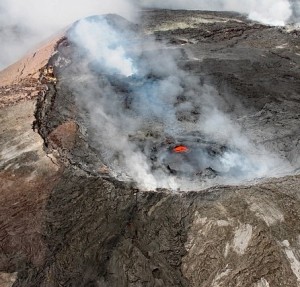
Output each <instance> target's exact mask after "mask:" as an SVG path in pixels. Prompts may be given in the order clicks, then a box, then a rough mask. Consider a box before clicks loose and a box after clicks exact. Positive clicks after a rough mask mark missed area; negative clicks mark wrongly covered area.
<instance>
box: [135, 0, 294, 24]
mask: <svg viewBox="0 0 300 287" xmlns="http://www.w3.org/2000/svg"><path fill="white" fill-rule="evenodd" d="M137 1H138V2H139V3H140V4H141V5H142V6H143V7H149V8H150V7H155V8H165V9H189V10H209V11H234V12H239V13H244V14H247V15H248V16H249V18H250V19H252V20H255V21H259V22H262V23H264V24H270V25H275V26H277V25H278V26H282V25H284V24H285V23H286V22H287V21H288V20H289V19H290V17H291V16H292V7H291V3H290V1H289V0H245V1H241V0H210V1H207V0H186V1H182V0H165V1H158V0H137ZM296 1H298V0H296ZM296 1H295V2H296Z"/></svg>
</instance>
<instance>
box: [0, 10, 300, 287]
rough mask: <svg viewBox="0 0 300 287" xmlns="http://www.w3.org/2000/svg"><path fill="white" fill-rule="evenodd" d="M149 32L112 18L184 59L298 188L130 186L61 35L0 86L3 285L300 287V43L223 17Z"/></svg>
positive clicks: (155, 21) (151, 23)
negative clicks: (104, 154)
mask: <svg viewBox="0 0 300 287" xmlns="http://www.w3.org/2000/svg"><path fill="white" fill-rule="evenodd" d="M143 19H144V21H143V25H142V26H140V27H137V26H134V25H132V24H130V23H128V22H126V21H125V20H122V19H120V18H118V17H115V16H107V20H108V21H109V22H110V23H111V25H116V26H118V27H119V28H120V27H121V28H122V29H124V30H125V29H126V30H128V29H129V30H130V31H134V32H135V33H138V34H139V35H140V36H139V37H142V38H143V37H144V35H149V34H151V35H154V36H155V39H156V40H157V41H158V42H160V43H162V42H163V43H164V45H166V46H167V49H168V50H167V51H168V53H173V51H174V50H176V51H177V52H176V53H177V54H176V55H178V58H177V59H178V60H179V65H180V66H181V67H182V70H183V71H188V73H190V74H193V75H194V76H195V77H196V78H199V79H205V81H207V82H209V84H210V85H212V86H214V87H215V89H216V91H217V93H218V94H219V97H221V99H222V109H223V110H224V112H226V113H229V114H230V115H231V118H232V119H233V120H234V121H236V122H238V123H239V125H240V126H241V127H242V129H243V130H245V131H246V132H247V136H248V137H249V139H250V140H251V141H253V142H255V143H257V144H260V145H263V146H264V147H265V148H267V149H268V150H270V151H272V152H274V153H276V154H278V155H279V156H280V157H281V158H284V159H285V160H287V161H289V162H290V163H291V166H292V170H291V171H290V174H291V175H287V176H285V177H281V178H266V179H263V180H259V181H258V180H255V181H252V182H250V183H247V184H245V183H244V184H243V185H242V184H240V185H235V186H225V185H224V186H223V185H220V184H218V185H217V186H215V187H211V188H207V189H204V190H201V191H188V192H187V191H184V190H183V191H180V192H174V191H171V190H168V189H159V190H156V191H144V190H143V189H141V188H137V187H136V185H135V184H134V183H132V182H131V181H124V180H122V181H121V180H120V178H119V177H118V176H114V174H113V173H112V172H111V168H110V166H107V162H105V160H104V159H103V158H101V153H100V151H99V149H98V148H97V140H96V139H97V137H95V134H96V132H95V130H94V129H93V127H91V126H89V120H88V119H89V117H88V111H87V110H86V109H84V108H82V106H80V105H79V102H78V98H77V97H76V95H75V94H76V93H77V91H76V93H75V91H74V90H72V89H71V87H74V85H73V83H74V82H76V83H79V85H84V84H85V83H86V85H87V86H88V84H89V83H90V82H88V81H86V79H87V78H86V77H85V76H86V74H85V70H82V66H83V65H82V63H84V60H85V59H84V57H83V55H82V54H81V53H79V52H78V50H77V48H76V45H75V44H74V43H72V41H71V40H70V38H69V35H70V34H66V37H62V38H58V39H56V40H54V41H53V43H50V44H49V45H48V46H47V48H43V49H41V50H39V51H38V52H37V53H36V54H33V55H32V56H29V58H27V59H28V60H26V59H25V60H23V61H21V62H19V63H17V64H15V65H14V66H12V67H10V68H8V69H7V70H5V71H3V72H1V73H0V82H1V88H0V91H1V98H0V101H1V103H2V106H1V119H0V120H1V139H0V151H1V153H0V156H1V162H0V164H1V166H0V168H1V169H0V178H1V182H2V183H3V184H1V187H0V191H1V192H0V199H1V205H0V206H1V207H0V209H1V212H0V214H1V217H0V236H1V256H0V271H1V272H3V273H2V275H1V277H0V279H1V280H3V282H5V283H3V285H4V284H7V286H12V283H11V282H12V281H14V280H16V281H15V282H14V285H13V286H118V287H119V286H226V287H228V286H243V287H244V286H251V287H252V286H253V287H254V286H255V287H264V286H287V287H288V286H293V287H294V286H295V287H296V286H300V257H299V254H300V253H299V252H300V237H299V235H300V224H299V222H300V221H299V219H300V214H299V210H300V209H299V207H300V196H299V187H300V177H299V176H298V175H297V169H298V168H299V140H300V138H299V137H300V133H299V120H300V117H299V116H300V115H299V111H300V109H299V108H300V107H299V105H300V102H299V91H300V73H299V63H300V56H299V55H300V49H299V46H300V41H299V31H296V30H295V31H286V30H285V29H284V28H282V29H279V28H272V27H268V26H263V25H259V24H255V23H252V22H249V21H247V20H245V19H244V18H243V17H241V16H239V15H235V14H226V13H207V12H187V11H164V10H160V11H156V10H149V11H146V12H144V15H143ZM159 53H160V50H158V51H157V54H159ZM89 67H90V66H89ZM92 70H93V71H95V70H96V79H97V81H104V80H105V81H106V80H107V79H104V78H103V77H102V76H101V73H99V72H98V70H97V67H96V68H95V67H94V66H93V67H92ZM99 74H100V75H99ZM11 75H12V76H11ZM152 77H153V75H152ZM93 79H94V78H93ZM88 80H89V79H88ZM85 81H86V82H85ZM107 81H110V84H111V85H112V86H114V87H117V88H118V91H119V90H120V91H121V94H126V95H127V94H128V93H129V92H128V91H130V88H127V86H124V84H123V82H122V81H121V82H120V79H118V78H114V77H113V78H110V77H108V80H107ZM29 82H30V83H31V84H30V86H27V84H28V83H29ZM70 83H71V84H70ZM120 83H121V84H120ZM134 84H136V82H134ZM21 94H22V95H21ZM82 96H83V95H82ZM129 99H130V98H129ZM129 102H130V101H129ZM127 104H128V103H127V102H126V105H127ZM128 105H129V104H128ZM194 116H195V115H193V118H192V119H190V118H189V117H188V116H186V115H184V117H180V119H181V120H182V121H183V122H184V121H187V122H192V120H193V119H194ZM143 132H144V131H143ZM101 136H102V137H104V136H105V135H101ZM104 138H105V137H104ZM9 274H11V275H9ZM16 277H17V279H15V278H16ZM0 282H1V281H0ZM1 283H2V282H1Z"/></svg>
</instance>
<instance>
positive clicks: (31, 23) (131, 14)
mask: <svg viewBox="0 0 300 287" xmlns="http://www.w3.org/2000/svg"><path fill="white" fill-rule="evenodd" d="M299 6H300V4H299V0H276V1H274V0H261V1H258V0H247V1H239V0H211V1H206V0H186V1H183V0H165V1H157V0H113V1H109V0H85V1H84V0H77V1H74V0H73V1H72V0H52V1H39V0H26V1H20V0H1V1H0V41H1V55H0V70H1V69H3V68H5V67H6V66H8V65H9V64H12V63H14V62H15V61H16V60H18V59H19V58H20V57H22V56H23V55H24V54H25V53H26V52H27V51H29V50H30V49H32V48H33V47H34V46H36V45H37V44H39V43H40V42H41V41H43V40H45V39H47V38H48V37H49V36H51V35H52V34H55V33H57V32H58V31H59V30H61V29H64V28H65V27H66V26H67V25H70V24H72V23H73V22H75V21H77V20H78V19H81V18H84V17H87V16H90V15H99V14H105V13H116V14H119V15H121V16H123V17H125V18H127V19H129V20H133V19H136V18H137V17H138V13H137V7H139V8H147V7H148V8H149V7H150V8H153V7H155V8H166V9H192V10H195V9H197V10H216V11H235V12H240V13H245V14H247V15H249V18H250V19H253V20H256V21H259V22H262V23H266V24H271V25H284V24H285V23H287V22H288V21H289V20H290V21H294V22H295V21H299V14H300V7H299Z"/></svg>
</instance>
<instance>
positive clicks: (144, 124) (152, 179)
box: [66, 16, 283, 190]
mask: <svg viewBox="0 0 300 287" xmlns="http://www.w3.org/2000/svg"><path fill="white" fill-rule="evenodd" d="M124 27H126V28H124ZM69 39H70V40H71V42H73V43H75V44H76V46H77V49H78V51H79V55H76V56H75V57H76V59H83V60H82V62H81V63H79V64H78V65H80V67H79V68H80V76H79V77H78V78H74V77H73V76H72V78H71V79H69V83H68V85H69V86H70V88H71V90H72V91H74V93H75V95H76V99H77V102H78V104H79V106H81V107H82V109H83V110H86V111H88V113H87V114H88V115H89V120H88V122H89V123H88V125H90V126H91V129H92V134H93V135H94V138H95V139H96V142H97V146H96V149H98V151H99V152H100V153H101V158H102V159H103V160H104V162H105V164H106V165H108V166H109V168H110V169H111V172H112V173H113V174H114V175H115V176H117V177H119V178H121V179H123V180H127V179H130V180H134V181H135V182H136V183H137V185H138V186H139V187H140V188H143V189H155V188H171V189H182V190H187V189H199V188H204V187H207V186H210V185H213V184H219V183H223V184H224V183H237V182H241V181H244V180H250V179H254V178H257V177H265V176H270V175H274V174H276V172H277V171H276V170H275V168H274V167H276V166H281V167H282V166H283V162H282V161H281V160H280V159H279V158H278V157H276V156H274V155H271V154H269V153H268V152H267V151H265V150H264V149H263V148H262V147H256V146H255V145H253V144H252V143H251V142H250V141H249V140H248V139H247V137H246V135H245V134H244V133H243V132H242V131H241V129H240V128H239V126H238V125H237V124H235V123H234V122H233V121H232V120H231V119H230V117H229V115H226V114H225V113H224V112H223V111H222V108H223V105H224V101H223V100H222V99H221V97H220V96H219V95H218V93H217V92H216V91H215V89H214V88H213V87H211V86H209V85H207V84H203V83H201V79H199V77H197V76H195V75H192V74H191V73H189V72H188V71H186V69H185V68H184V66H182V62H184V61H183V60H184V59H185V58H184V57H185V55H184V53H183V52H182V51H180V50H178V49H171V48H167V47H166V46H165V45H163V44H158V43H157V42H155V40H154V39H152V38H150V37H149V36H143V37H141V35H139V34H138V32H137V31H135V27H134V26H130V24H128V22H126V21H125V20H124V19H121V18H119V17H117V16H107V17H92V18H88V19H85V20H81V21H79V22H78V23H77V24H76V25H75V27H73V28H72V29H71V31H70V33H69ZM68 73H69V72H68ZM82 75H84V76H82ZM66 77H67V75H66ZM193 133H194V134H195V133H196V135H197V136H196V137H198V138H199V137H204V138H205V141H206V142H208V141H210V142H211V143H212V144H211V145H215V146H217V148H216V149H219V145H218V144H216V143H220V146H221V145H223V146H227V147H229V148H228V149H226V150H225V151H224V152H220V153H219V154H218V156H216V157H214V158H212V156H211V155H209V154H208V153H207V152H206V151H205V150H198V151H196V152H195V153H194V154H193V155H192V157H193V158H191V159H190V160H189V161H190V162H193V166H191V165H190V162H189V161H186V162H181V163H180V169H184V170H189V169H193V168H194V166H197V168H198V167H199V166H201V167H204V168H207V167H210V168H213V170H216V171H218V173H219V174H221V176H217V177H214V178H212V179H208V180H202V179H201V180H196V179H195V178H193V179H192V180H189V179H187V178H185V177H175V176H174V175H172V173H170V172H169V171H168V170H166V168H164V160H165V158H168V157H169V156H168V153H167V152H165V145H164V144H163V142H165V141H166V139H170V138H171V139H175V141H176V139H179V138H184V139H185V140H187V139H188V138H189V137H193V136H192V134H193ZM153 151H154V158H156V160H153Z"/></svg>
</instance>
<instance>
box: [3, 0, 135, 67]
mask: <svg viewBox="0 0 300 287" xmlns="http://www.w3.org/2000/svg"><path fill="white" fill-rule="evenodd" d="M104 13H116V14H119V15H122V16H124V17H126V18H127V19H133V18H134V15H135V9H134V7H133V6H132V5H131V4H130V3H129V1H127V0H113V1H110V0H50V1H46V0H26V1H22V0H1V1H0V42H1V53H0V69H1V68H4V67H6V66H7V65H9V64H12V63H14V62H15V61H16V60H18V59H19V58H20V57H21V56H23V55H24V53H26V52H27V51H28V50H30V49H32V48H33V46H35V45H37V44H38V43H40V42H41V41H43V40H45V39H47V38H48V37H50V36H51V35H52V34H54V33H57V32H58V31H59V30H61V29H64V28H66V27H67V26H68V25H70V24H72V23H73V22H75V21H77V20H79V19H81V18H84V17H87V16H91V15H97V14H104Z"/></svg>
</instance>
